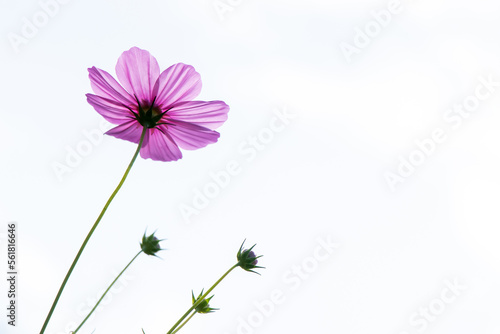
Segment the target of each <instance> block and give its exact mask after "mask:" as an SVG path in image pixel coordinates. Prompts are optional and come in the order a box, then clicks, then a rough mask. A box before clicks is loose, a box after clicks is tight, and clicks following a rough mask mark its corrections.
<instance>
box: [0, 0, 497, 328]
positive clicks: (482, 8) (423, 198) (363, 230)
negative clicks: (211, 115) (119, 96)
mask: <svg viewBox="0 0 500 334" xmlns="http://www.w3.org/2000/svg"><path fill="white" fill-rule="evenodd" d="M47 1H48V0H45V1H44V0H42V3H45V2H47ZM227 1H228V0H223V2H224V3H232V5H231V6H232V8H233V10H232V11H229V12H227V13H224V15H223V18H224V20H222V19H221V17H220V15H218V13H217V11H216V10H215V9H214V7H213V5H214V3H215V2H214V1H212V0H206V1H201V0H197V1H195V0H184V1H140V2H139V1H105V2H103V1H92V0H89V1H77V0H72V1H67V3H66V4H60V5H59V9H58V11H57V12H56V13H54V15H53V17H50V18H49V20H48V21H47V22H46V24H45V25H44V26H42V27H39V28H38V31H37V33H36V34H33V36H31V37H30V38H28V39H27V43H26V44H22V45H19V47H18V52H16V50H15V48H14V47H13V45H12V44H11V43H10V42H9V34H11V33H15V34H19V35H21V30H22V27H23V24H25V22H26V21H24V20H25V19H26V20H28V21H31V22H32V21H33V17H34V16H36V15H38V14H39V13H40V12H41V11H42V8H41V5H40V3H39V2H38V1H31V0H30V1H22V2H19V1H17V2H12V1H6V0H1V2H0V4H1V11H0V22H1V24H0V26H1V32H0V33H1V35H0V36H1V37H2V38H1V39H0V43H1V44H2V45H1V51H0V57H1V58H0V60H1V62H0V71H1V79H0V85H1V87H0V88H1V89H0V100H1V105H2V107H1V108H0V110H1V113H2V121H1V122H0V143H1V144H0V154H1V157H2V159H3V160H2V161H3V163H2V164H1V173H0V189H1V192H0V222H1V227H0V228H1V230H0V242H1V245H2V246H1V247H2V251H1V253H0V254H1V255H0V258H1V259H2V264H1V265H0V267H1V268H2V272H4V273H5V272H6V271H7V270H6V266H5V263H6V250H5V234H2V233H5V232H6V225H7V223H8V222H11V221H15V222H17V223H18V226H19V235H18V249H19V252H18V257H19V267H18V270H19V277H18V278H19V281H18V293H19V297H18V300H17V303H18V319H17V326H16V327H15V328H12V327H11V326H8V327H7V326H6V317H5V315H4V313H6V311H2V312H3V313H2V314H1V319H2V321H1V326H3V327H0V332H1V333H4V332H5V333H38V332H39V330H40V327H41V325H42V323H43V320H44V319H45V316H46V314H47V312H48V309H49V307H50V305H51V303H52V301H53V298H54V297H55V294H56V292H57V289H58V288H59V285H60V283H61V281H62V279H63V277H64V275H65V273H66V271H67V269H68V267H69V265H70V264H71V262H72V260H73V258H74V256H75V254H76V252H77V250H78V248H79V246H80V244H81V242H82V241H83V239H84V237H85V235H86V233H87V232H88V230H89V228H90V227H91V225H92V224H93V222H94V221H95V219H96V217H97V215H98V214H99V212H100V210H101V208H102V206H103V205H104V203H105V201H106V200H107V198H108V197H109V195H110V194H111V192H112V191H113V189H114V188H115V186H116V185H117V183H118V181H119V179H120V178H121V176H122V173H123V172H124V170H125V168H126V166H127V164H128V162H129V160H130V158H131V157H132V155H133V153H134V150H135V145H134V144H131V143H129V142H125V141H121V140H118V139H115V138H113V137H107V136H106V137H105V138H104V139H103V140H102V141H97V142H96V144H91V145H90V151H89V153H88V154H87V155H86V156H84V157H82V159H81V161H79V162H78V163H76V164H75V166H74V167H72V168H71V171H70V172H67V173H64V174H63V175H60V178H58V177H57V175H56V173H55V172H54V169H53V165H54V163H56V162H57V163H61V164H66V162H65V161H66V159H67V155H68V150H76V149H77V148H78V147H81V146H82V145H84V146H85V145H87V144H86V142H87V141H88V140H87V139H86V136H85V134H84V133H85V132H92V133H97V132H99V131H100V133H102V131H101V130H99V128H100V123H102V117H101V116H100V115H98V114H97V113H96V112H95V111H94V109H93V108H92V107H91V106H90V105H88V104H87V102H86V99H85V93H89V92H91V89H90V84H89V80H88V76H87V68H88V67H91V66H96V67H99V68H101V69H104V70H106V71H108V72H110V73H112V74H113V75H114V74H115V73H114V67H115V64H116V61H117V59H118V57H119V56H120V54H121V53H122V52H123V51H125V50H128V49H129V48H130V47H132V46H138V47H140V48H143V49H146V50H149V51H150V52H151V53H152V54H153V55H154V56H155V57H156V58H157V60H158V62H159V64H160V67H161V69H162V70H163V69H165V68H167V67H168V66H170V65H172V64H174V63H176V62H184V63H187V64H191V65H193V66H194V67H195V68H196V69H197V71H198V72H200V74H201V76H202V81H203V85H204V86H203V90H202V93H201V95H200V97H199V99H200V100H224V101H225V102H226V103H228V104H229V105H230V107H231V110H230V114H229V120H228V121H227V122H226V123H225V124H224V125H223V126H222V127H221V128H220V129H219V130H220V132H221V138H220V140H219V142H218V143H217V144H214V145H210V146H209V147H207V148H204V149H201V150H198V151H189V152H187V151H184V158H183V159H182V160H179V161H178V162H174V163H162V162H153V161H151V160H143V159H138V160H137V162H136V164H135V166H134V168H133V170H132V172H131V173H130V175H129V178H128V180H127V181H126V183H125V185H124V187H123V188H122V190H121V191H120V193H119V194H118V196H117V197H116V198H115V201H114V202H113V203H112V205H111V206H110V208H109V210H108V212H107V214H106V215H105V217H104V219H103V220H102V222H101V225H100V226H99V227H98V229H97V231H96V233H95V234H94V237H93V238H92V240H91V241H90V243H89V244H88V247H87V249H86V251H85V252H84V255H83V256H82V258H81V260H80V263H79V265H78V267H77V269H76V270H75V271H74V274H73V276H72V278H71V279H70V281H69V283H68V285H67V288H66V290H65V292H64V294H63V296H62V298H61V300H60V302H59V305H58V308H57V309H56V312H55V313H54V316H53V318H52V321H51V323H50V325H49V328H48V330H47V331H46V333H47V334H60V333H68V330H69V328H66V327H67V326H68V325H71V323H72V322H79V321H80V320H81V319H82V316H81V311H82V310H88V309H89V306H88V303H91V302H92V300H95V299H96V297H98V296H99V293H100V291H102V289H103V288H105V287H106V285H107V283H109V282H110V281H111V280H112V279H113V278H114V275H115V274H116V273H117V272H118V271H119V270H121V269H122V267H123V266H124V265H125V264H126V263H127V262H128V261H129V260H130V259H131V258H132V257H133V256H134V255H135V253H136V252H137V251H138V250H139V248H138V242H139V240H140V238H141V236H142V234H143V233H144V231H145V230H146V229H147V230H148V232H152V231H154V230H157V235H158V236H159V237H160V238H165V239H167V240H165V241H164V242H162V246H163V247H164V248H166V249H167V250H166V251H164V252H162V253H161V257H162V260H160V259H154V258H148V257H146V256H145V255H143V256H141V257H139V259H138V260H137V261H136V262H135V263H134V264H133V265H132V266H131V268H130V270H129V271H128V272H127V274H126V275H127V276H126V280H125V283H123V282H121V283H118V286H117V289H116V290H115V291H117V292H116V293H114V294H112V295H111V296H110V297H109V298H108V299H107V304H106V305H104V307H103V308H102V310H100V312H98V313H97V314H96V316H95V317H94V318H93V319H92V320H91V321H89V322H87V324H86V325H85V326H84V328H83V329H82V330H81V331H80V333H82V334H83V333H92V331H94V330H95V332H94V333H96V334H99V333H141V327H143V328H144V330H145V331H146V333H147V334H154V333H166V332H167V330H168V329H169V328H170V326H171V325H172V324H173V323H174V322H175V321H176V320H177V319H178V317H179V316H180V315H182V314H183V313H184V311H185V310H186V309H187V308H188V307H189V305H190V294H191V289H194V290H195V292H199V291H200V290H201V289H202V288H205V289H207V288H208V287H209V286H210V285H211V284H212V283H213V282H214V281H215V280H216V279H217V278H218V277H219V276H220V275H221V274H222V273H223V272H224V271H225V270H226V269H227V268H229V267H230V266H231V265H233V264H234V262H235V260H236V259H235V254H236V251H237V250H238V248H239V246H240V243H241V242H242V241H243V239H245V238H247V245H252V244H253V243H257V246H256V248H255V250H256V251H257V253H259V254H264V257H263V258H262V259H261V263H262V265H263V266H265V267H266V269H265V270H261V272H262V276H257V275H253V274H250V273H245V272H243V271H241V270H237V271H235V272H233V273H232V274H231V275H230V276H229V277H228V278H227V279H226V280H225V281H223V283H222V284H221V285H220V286H219V287H218V288H217V289H216V290H215V297H214V298H213V299H212V302H211V305H212V306H213V307H218V308H220V309H221V310H220V311H218V312H216V313H214V314H211V315H197V316H196V317H195V318H193V320H192V321H191V322H190V323H189V324H188V325H186V327H185V328H183V329H182V332H181V333H186V334H188V333H200V332H202V331H203V333H205V334H215V333H217V334H235V333H239V334H253V333H260V334H265V333H303V332H307V333H344V334H347V333H360V334H361V333H380V334H382V333H384V334H386V333H391V334H403V333H410V334H413V333H422V332H426V333H455V334H456V333H498V331H499V330H500V325H499V324H498V321H497V319H498V314H499V311H500V306H499V303H498V300H499V298H500V283H499V282H500V243H499V242H498V240H499V237H500V228H499V223H500V212H499V210H498V203H499V201H500V195H499V191H498V189H499V186H500V176H499V174H498V171H499V170H500V169H499V168H500V159H498V157H499V156H500V150H499V147H500V131H498V124H499V121H500V117H499V115H498V112H497V110H498V108H499V107H500V84H499V82H500V43H499V41H500V22H499V20H498V14H499V10H500V4H497V3H495V2H492V1H460V0H459V1H457V0H453V1H451V0H449V1H448V0H437V1H428V0H427V1H426V0H420V1H417V0H414V1H408V0H405V1H403V0H402V1H401V3H400V6H399V8H400V9H401V11H400V12H399V13H397V14H392V16H391V18H390V20H389V22H388V23H387V24H385V26H384V27H382V28H381V29H380V32H378V33H376V34H372V36H373V37H370V43H369V45H367V46H366V47H364V46H360V44H359V40H358V41H357V42H358V43H357V44H355V38H356V36H357V34H359V29H361V30H364V29H366V28H367V27H370V26H371V27H373V26H374V22H376V21H375V18H374V14H373V11H376V12H380V11H381V10H383V9H384V10H385V9H387V7H388V6H389V4H390V1H352V0H342V1H295V0H287V1H273V0H267V1H258V0H253V1H246V0H242V1H236V0H233V1H232V2H227ZM376 27H377V25H376V24H375V28H376ZM379 27H380V25H379ZM342 43H348V44H350V45H352V46H353V47H356V45H358V46H360V47H359V48H358V49H357V52H358V53H355V54H353V55H352V57H350V59H349V60H350V61H348V59H347V57H346V56H345V55H344V54H343V52H342V51H341V45H344V46H345V44H342ZM480 78H483V79H480ZM488 78H490V79H488ZM481 80H483V81H484V80H491V81H493V82H494V84H493V85H492V86H491V87H489V88H490V89H491V91H488V89H487V88H486V87H484V86H481V85H482V84H481V82H482V81H481ZM495 82H496V84H495ZM495 85H496V86H495ZM478 86H481V87H480V88H477V87H478ZM478 90H479V92H480V94H482V95H481V96H482V97H484V98H483V100H481V101H479V105H478V106H477V108H473V109H474V110H473V111H472V112H470V114H466V113H465V112H464V115H466V116H464V117H462V116H459V115H458V114H449V109H450V108H452V107H453V106H454V105H457V104H459V105H460V104H463V103H464V101H469V102H470V101H474V99H476V100H475V101H478V99H477V98H475V97H474V96H475V94H476V93H477V91H478ZM486 95H488V96H487V97H486ZM276 110H278V111H279V112H280V113H281V114H283V113H284V112H285V113H288V114H289V115H290V116H293V117H290V118H289V119H288V120H287V124H284V123H280V121H276ZM450 117H453V118H450ZM270 124H278V125H279V129H280V130H281V131H275V132H273V133H272V134H273V138H271V139H270V138H269V137H266V135H269V133H270V130H269V129H270ZM96 131H97V132H96ZM436 131H437V132H438V133H439V132H440V133H441V137H440V138H445V139H444V140H441V142H440V143H437V144H435V148H433V149H432V151H431V152H430V153H429V154H428V155H427V156H425V159H424V160H425V161H423V163H422V164H420V165H419V166H416V167H415V168H414V171H413V173H412V174H411V175H407V177H402V178H401V179H400V180H402V181H403V182H399V183H397V184H396V185H395V187H393V188H394V189H391V187H390V185H389V184H388V182H387V181H386V178H385V175H386V173H388V172H392V173H397V169H398V166H399V165H400V163H401V162H400V161H401V160H400V157H401V159H405V160H408V159H409V157H410V156H413V157H418V155H419V154H421V153H418V150H419V148H418V146H417V144H416V141H426V140H427V141H428V140H429V138H432V134H433V133H435V132H436ZM259 135H260V136H261V137H260V138H261V139H257V140H259V145H262V147H261V149H262V150H259V151H254V152H256V154H255V156H253V155H252V156H251V155H250V153H244V152H242V151H241V150H242V149H243V150H245V149H246V150H249V149H250V148H251V147H252V146H251V139H250V138H251V137H255V136H257V138H259V137H258V136H259ZM262 138H264V139H263V140H264V141H266V142H265V143H263V142H262V141H261V140H262ZM79 145H80V146H79ZM246 152H248V151H246ZM415 152H417V153H415ZM234 161H236V163H237V164H238V165H239V167H240V168H239V170H238V171H239V173H237V174H236V175H233V176H231V178H230V182H229V184H228V185H226V186H224V187H223V188H222V189H220V192H219V193H218V194H217V195H216V196H212V197H213V198H212V199H210V200H209V203H208V205H207V206H206V207H205V208H203V209H201V210H199V212H198V214H195V215H192V216H191V217H190V219H189V222H188V221H187V220H186V219H185V217H183V215H182V214H181V212H180V208H181V206H182V205H193V203H192V202H193V199H194V198H195V193H196V192H197V191H201V192H203V191H204V189H205V187H207V184H209V183H210V182H212V179H211V176H210V175H211V174H210V173H220V172H221V171H224V170H225V169H226V166H227V164H228V163H234ZM318 240H333V241H335V242H336V243H338V245H339V247H338V248H337V249H335V250H332V251H333V252H332V254H328V253H325V252H324V251H322V252H321V253H320V254H321V259H320V260H321V261H318V259H314V257H313V256H314V254H315V250H318V247H320V245H321V243H319V242H318ZM327 254H328V256H327ZM297 267H300V268H302V269H301V270H302V271H303V274H300V273H298V272H297V270H296V268H297ZM294 268H295V270H294ZM291 270H294V271H291ZM2 277H3V276H2ZM454 282H455V283H454ZM450 284H458V285H459V286H460V287H459V288H458V289H455V293H454V292H453V289H452V290H450V289H449V287H448V286H449V285H450ZM0 289H1V290H0V296H2V297H1V303H2V304H1V305H5V304H6V303H7V298H6V291H7V286H6V281H5V280H4V279H2V280H1V283H0ZM280 293H281V298H279V301H275V302H274V304H273V307H272V308H269V307H268V308H267V309H265V310H264V311H262V310H260V311H259V308H258V307H257V306H256V304H265V305H269V303H270V302H263V301H264V300H270V299H271V297H272V296H275V295H280ZM275 299H276V298H275ZM1 309H3V310H5V307H4V306H2V307H1ZM426 310H427V311H426ZM425 312H427V315H423V314H424V313H425ZM243 323H245V325H242V324H243ZM252 324H253V325H252Z"/></svg>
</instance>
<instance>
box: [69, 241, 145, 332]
mask: <svg viewBox="0 0 500 334" xmlns="http://www.w3.org/2000/svg"><path fill="white" fill-rule="evenodd" d="M141 253H142V249H141V250H140V251H139V253H137V254H136V255H135V256H134V258H133V259H132V260H130V262H129V263H128V264H127V265H126V266H125V268H123V270H122V271H121V272H120V273H119V274H118V276H116V278H115V280H114V281H113V282H112V283H111V284H110V285H109V286H108V288H107V289H106V291H104V293H103V294H102V296H101V298H99V300H98V301H97V303H96V304H95V306H94V308H93V309H92V310H91V311H90V313H89V314H88V315H87V316H86V317H85V319H83V321H82V323H81V324H80V325H79V326H78V327H77V328H76V329H75V330H74V331H73V334H76V332H78V330H79V329H80V327H82V326H83V324H84V323H85V322H86V321H87V319H88V318H90V316H91V315H92V313H94V311H95V309H96V308H97V306H99V304H100V303H101V301H102V300H103V299H104V296H106V294H107V293H108V291H109V289H111V288H112V287H113V285H114V284H115V283H116V281H118V279H119V278H120V276H121V275H122V274H123V273H124V272H125V270H127V268H128V267H129V266H130V265H131V264H132V262H134V260H135V259H136V258H137V257H138V256H139V255H140V254H141Z"/></svg>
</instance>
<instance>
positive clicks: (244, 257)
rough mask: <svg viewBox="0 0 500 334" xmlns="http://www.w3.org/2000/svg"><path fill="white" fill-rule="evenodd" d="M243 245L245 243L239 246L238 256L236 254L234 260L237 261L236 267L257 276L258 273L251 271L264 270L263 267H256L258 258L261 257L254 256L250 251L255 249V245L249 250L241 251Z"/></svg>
mask: <svg viewBox="0 0 500 334" xmlns="http://www.w3.org/2000/svg"><path fill="white" fill-rule="evenodd" d="M244 243H245V241H243V243H242V244H241V247H240V250H239V251H238V254H236V258H237V259H238V264H237V265H238V266H240V267H241V269H244V270H246V271H251V272H253V273H256V274H259V273H258V272H256V271H254V270H252V269H256V268H264V267H260V266H257V263H258V260H257V259H258V258H259V257H262V255H259V256H256V255H255V253H254V252H253V251H252V249H253V248H254V247H255V245H253V246H252V247H250V248H249V249H243V244H244ZM259 275H260V274H259Z"/></svg>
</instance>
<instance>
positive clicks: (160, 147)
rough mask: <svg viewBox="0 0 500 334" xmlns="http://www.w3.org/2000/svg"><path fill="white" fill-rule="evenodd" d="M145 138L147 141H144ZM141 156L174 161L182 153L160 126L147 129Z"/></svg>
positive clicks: (180, 156)
mask: <svg viewBox="0 0 500 334" xmlns="http://www.w3.org/2000/svg"><path fill="white" fill-rule="evenodd" d="M146 140H147V142H146ZM144 142H146V144H143V145H142V148H141V157H142V158H144V159H148V158H149V159H152V160H155V161H175V160H179V159H180V158H182V153H181V151H180V150H179V147H177V144H176V143H175V142H174V140H173V139H172V137H170V135H169V134H168V133H167V132H166V131H164V130H163V129H161V128H153V129H149V130H148V131H147V132H146V136H145V138H144Z"/></svg>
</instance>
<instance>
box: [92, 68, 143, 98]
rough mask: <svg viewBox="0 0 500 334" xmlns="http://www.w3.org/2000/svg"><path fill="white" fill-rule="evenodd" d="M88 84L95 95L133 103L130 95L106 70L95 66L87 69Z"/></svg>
mask: <svg viewBox="0 0 500 334" xmlns="http://www.w3.org/2000/svg"><path fill="white" fill-rule="evenodd" d="M88 71H89V79H90V86H91V87H92V90H93V91H94V93H96V94H97V95H99V96H101V97H104V98H107V99H112V100H115V101H117V102H120V103H123V104H126V105H129V104H131V103H135V104H137V103H136V102H135V99H134V97H133V96H131V95H130V94H129V93H128V92H127V91H126V90H125V89H124V88H123V87H122V86H121V85H120V84H119V83H118V82H117V81H116V80H115V78H113V77H112V76H111V74H109V73H108V72H106V71H103V70H100V69H98V68H97V67H95V66H94V67H91V68H89V69H88Z"/></svg>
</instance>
